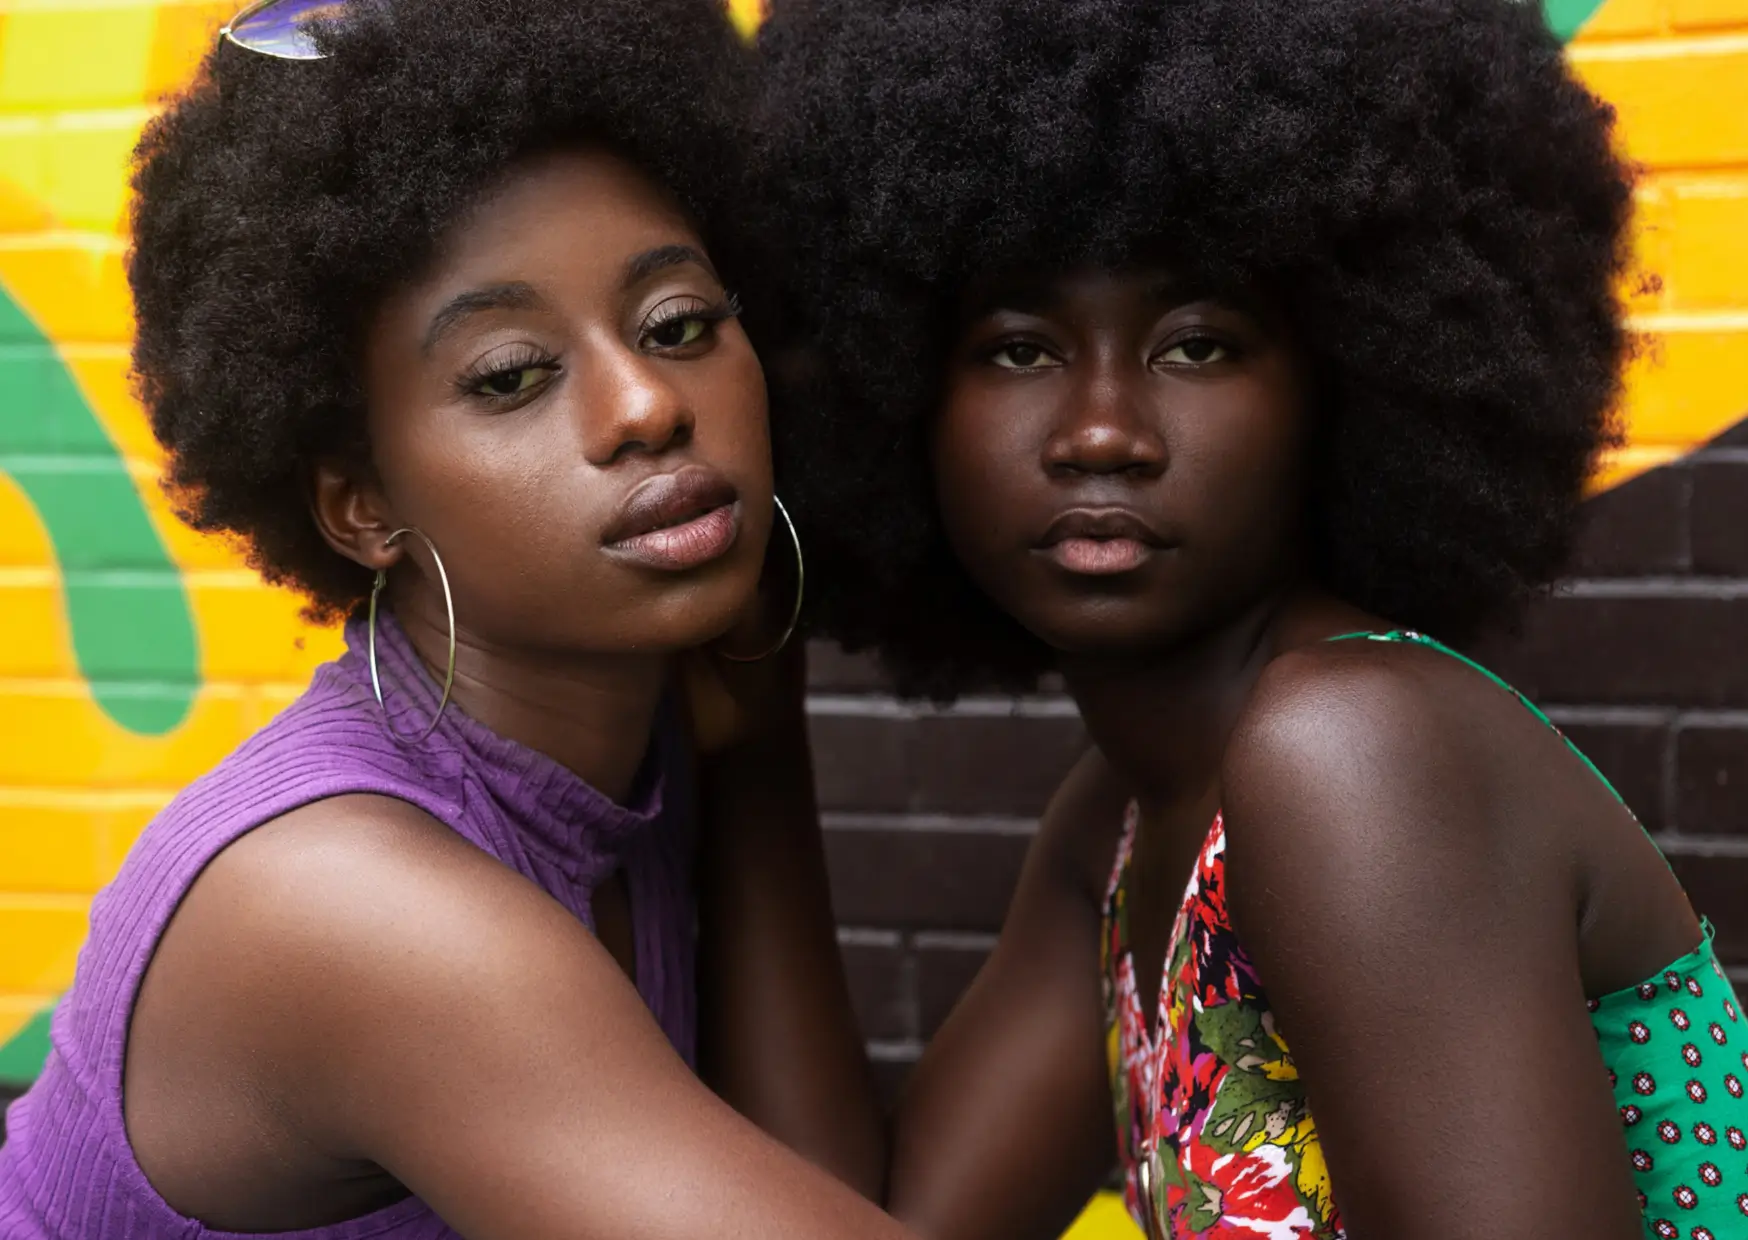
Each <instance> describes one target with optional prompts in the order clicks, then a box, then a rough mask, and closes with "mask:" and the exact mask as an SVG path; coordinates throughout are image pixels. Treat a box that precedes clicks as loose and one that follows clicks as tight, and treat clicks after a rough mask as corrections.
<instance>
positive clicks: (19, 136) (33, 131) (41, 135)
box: [0, 116, 54, 233]
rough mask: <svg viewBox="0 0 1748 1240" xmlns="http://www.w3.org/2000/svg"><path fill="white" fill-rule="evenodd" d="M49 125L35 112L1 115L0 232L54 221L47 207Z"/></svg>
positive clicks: (29, 229)
mask: <svg viewBox="0 0 1748 1240" xmlns="http://www.w3.org/2000/svg"><path fill="white" fill-rule="evenodd" d="M47 130H48V127H47V125H45V124H44V122H43V121H42V120H41V118H39V117H35V116H0V233H29V232H37V231H40V230H42V229H45V228H50V227H52V226H53V225H54V214H53V212H51V211H50V210H49V208H48V176H49V171H48V148H47V143H46V137H45V135H46V134H47Z"/></svg>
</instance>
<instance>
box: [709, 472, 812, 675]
mask: <svg viewBox="0 0 1748 1240" xmlns="http://www.w3.org/2000/svg"><path fill="white" fill-rule="evenodd" d="M771 502H772V503H773V504H775V505H776V506H777V514H778V515H779V516H781V517H782V518H783V524H784V526H785V527H786V528H787V529H788V530H789V544H790V545H791V546H792V547H794V548H795V606H794V607H792V608H790V609H789V623H788V624H787V625H785V626H784V628H783V636H781V637H779V638H778V639H777V644H776V645H775V646H772V647H771V648H770V649H769V650H766V651H763V652H762V653H760V654H729V653H728V652H727V651H726V650H724V651H719V652H718V653H719V654H721V656H722V657H723V658H725V659H727V660H728V661H729V662H730V663H759V662H762V661H763V660H765V659H768V658H770V657H771V656H772V655H774V654H778V653H780V652H781V651H782V649H783V647H785V646H787V645H788V644H789V639H790V638H791V637H793V636H795V626H796V625H797V624H799V623H800V622H801V600H802V599H803V598H805V597H806V596H807V561H806V560H805V559H804V558H803V557H802V555H801V535H800V534H797V533H796V532H795V522H794V521H793V520H791V519H790V517H789V510H788V509H787V508H785V507H783V501H782V500H780V499H778V498H777V497H776V496H775V495H773V496H772V497H771Z"/></svg>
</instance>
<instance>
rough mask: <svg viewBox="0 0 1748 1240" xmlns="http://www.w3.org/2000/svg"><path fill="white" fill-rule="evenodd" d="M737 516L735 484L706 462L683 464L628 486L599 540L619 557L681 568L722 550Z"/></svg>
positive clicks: (730, 541) (736, 530)
mask: <svg viewBox="0 0 1748 1240" xmlns="http://www.w3.org/2000/svg"><path fill="white" fill-rule="evenodd" d="M740 521H741V514H740V494H739V492H737V491H736V490H735V488H734V484H733V483H731V482H729V480H728V479H727V478H724V477H723V476H722V475H721V474H719V473H717V472H716V471H715V470H714V469H711V468H709V467H708V466H704V465H688V466H686V467H684V468H683V469H677V470H675V471H674V472H673V473H671V474H657V475H656V476H655V477H653V478H647V479H645V480H644V481H643V482H640V483H639V484H638V485H637V486H635V487H633V488H632V490H631V493H630V494H629V495H627V496H626V497H625V499H624V501H623V502H621V503H620V505H619V511H618V512H617V513H616V514H615V515H614V518H613V520H612V522H610V523H609V524H608V526H607V529H606V530H605V531H604V532H603V533H602V535H601V545H602V547H603V548H605V549H606V550H607V551H608V552H609V553H611V554H612V555H613V556H615V557H616V558H618V559H623V560H629V561H631V562H633V563H636V564H640V565H643V566H644V567H646V568H653V569H658V570H660V571H663V572H684V571H686V570H687V569H691V568H697V567H698V566H699V565H702V564H708V563H709V562H710V561H712V560H715V559H718V558H720V557H721V556H723V555H725V554H727V552H728V550H729V548H730V547H732V546H734V544H735V540H736V539H737V538H738V537H739V535H740Z"/></svg>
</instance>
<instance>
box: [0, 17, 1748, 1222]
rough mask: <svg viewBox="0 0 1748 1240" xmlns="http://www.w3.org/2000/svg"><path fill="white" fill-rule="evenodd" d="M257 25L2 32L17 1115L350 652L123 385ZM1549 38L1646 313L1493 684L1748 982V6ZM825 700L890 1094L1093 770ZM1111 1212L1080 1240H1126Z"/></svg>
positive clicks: (858, 986)
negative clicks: (206, 818)
mask: <svg viewBox="0 0 1748 1240" xmlns="http://www.w3.org/2000/svg"><path fill="white" fill-rule="evenodd" d="M237 2H238V0H227V2H225V3H209V2H206V0H10V2H9V3H6V4H4V5H0V1085H3V1083H4V1081H5V1080H6V1079H8V1078H10V1079H14V1080H18V1079H24V1078H28V1076H29V1075H30V1074H31V1073H32V1072H33V1071H34V1065H35V1063H38V1062H40V1056H41V1054H42V1050H43V1046H44V1032H43V1031H44V1028H45V1014H46V1012H47V1010H48V1008H49V1006H50V1005H51V1004H52V1002H53V1001H54V999H55V997H56V995H57V994H58V993H59V992H60V991H61V990H62V989H63V988H64V987H65V986H66V984H67V983H68V981H69V980H70V978H71V976H72V967H73V961H74V958H75V955H76V952H77V949H78V946H79V943H80V940H81V938H82V936H83V933H84V924H85V915H86V909H87V907H88V904H89V900H90V897H91V896H92V894H94V893H95V891H96V890H97V889H98V888H99V887H100V886H101V885H102V884H103V883H104V882H105V881H107V880H108V878H109V877H110V876H111V875H113V873H114V871H115V869H116V867H117V866H118V865H119V863H120V860H121V858H122V856H123V855H124V854H125V852H126V849H127V847H128V846H129V844H130V843H131V842H132V840H133V839H134V838H135V837H136V836H137V833H138V832H139V830H140V829H141V827H142V826H143V825H144V823H145V822H146V821H147V820H148V819H149V817H150V816H151V814H152V813H153V812H154V810H155V809H156V808H157V807H158V806H160V805H162V804H163V802H164V801H165V800H166V799H167V798H168V797H169V796H171V795H173V793H174V792H175V790H176V789H178V788H180V787H181V786H183V785H185V784H186V783H187V782H189V781H190V780H192V779H193V778H195V777H196V776H198V775H199V774H200V773H202V772H203V771H205V770H206V769H208V768H209V767H210V766H211V765H212V764H213V763H215V762H216V761H217V760H218V759H219V758H220V757H222V756H223V755H224V754H225V753H226V752H228V751H229V750H230V749H231V748H233V747H234V746H235V745H236V744H237V743H238V742H239V741H240V740H241V739H242V738H243V737H244V736H246V735H247V734H248V733H249V732H251V731H252V730H253V729H255V728H257V727H259V726H260V725H261V724H262V723H263V722H265V720H266V719H267V718H269V717H270V716H271V714H272V713H273V712H274V711H276V710H277V709H279V708H280V707H282V706H283V705H284V704H285V703H286V702H288V701H290V700H291V698H292V697H293V696H295V694H296V692H297V691H298V687H299V685H300V684H301V682H302V681H303V680H304V679H305V678H306V677H307V675H308V673H309V670H310V669H311V668H312V667H313V666H314V665H315V664H316V663H318V662H319V661H321V660H322V659H324V658H326V657H329V656H330V655H331V654H332V653H333V652H334V651H335V649H336V648H337V643H336V640H335V638H334V635H333V634H331V633H321V632H312V631H309V630H306V629H305V628H303V627H302V625H301V624H300V622H299V620H298V616H297V605H296V601H295V600H293V599H290V598H288V597H286V596H284V595H283V594H280V593H277V592H274V591H271V590H268V589H266V588H264V587H262V586H260V585H259V584H257V583H256V582H255V581H254V579H253V578H252V577H251V576H249V575H248V573H247V572H246V570H244V568H243V566H242V565H241V563H240V562H239V561H238V559H237V558H236V556H235V555H234V554H233V553H232V551H231V550H230V549H228V548H226V547H224V546H222V545H219V544H216V543H214V542H212V541H210V540H206V539H203V538H200V537H198V536H196V535H193V534H192V533H190V532H189V531H187V530H185V529H183V528H182V527H181V526H180V525H179V524H178V523H177V522H176V521H175V520H174V519H173V517H172V516H171V515H170V512H169V509H168V506H167V504H166V503H165V501H164V499H163V498H162V496H161V495H160V494H159V492H158V490H157V486H156V480H157V477H158V469H159V464H160V456H159V453H158V451H157V449H156V447H155V445H154V444H153V443H152V441H151V437H150V434H149V432H148V431H147V428H146V426H145V423H144V420H143V418H142V417H141V416H140V413H139V410H138V409H137V407H136V406H135V404H134V403H133V401H132V398H131V396H130V395H129V390H128V384H127V360H126V358H127V355H126V346H127V340H128V336H129V332H130V314H129V308H128V302H127V297H126V292H125V282H124V280H123V274H122V255H123V253H124V251H125V246H126V237H125V233H124V230H125V220H126V189H125V173H126V167H127V159H128V152H129V150H130V148H131V145H132V143H133V141H134V139H135V137H136V135H137V134H138V132H139V129H140V127H141V125H142V124H144V123H145V121H146V120H147V119H148V118H149V117H150V115H151V114H152V111H153V109H154V107H155V106H156V101H157V100H158V99H159V98H161V96H162V95H163V93H164V92H165V91H167V90H170V89H173V88H174V87H175V86H176V85H177V84H178V83H179V82H181V81H183V80H185V78H186V75H187V74H188V72H189V71H190V69H191V67H192V65H193V63H194V62H195V60H196V59H197V57H198V56H199V54H200V53H201V52H202V50H203V49H204V48H205V47H207V46H208V45H209V42H210V40H211V38H212V36H213V32H214V31H215V29H216V28H217V26H218V25H219V23H220V22H221V21H222V19H223V18H225V17H226V16H228V15H229V13H230V11H231V10H232V8H234V7H235V6H236V3H237ZM732 2H733V7H734V8H735V9H736V12H737V16H739V17H740V18H741V19H743V20H753V19H755V13H754V10H755V9H756V7H757V3H756V0H750V2H746V3H743V2H742V0H732ZM1548 8H1549V12H1550V16H1551V19H1552V20H1553V22H1554V24H1555V26H1556V28H1558V29H1560V30H1561V31H1562V32H1563V33H1570V32H1572V31H1574V30H1580V28H1581V31H1580V34H1579V36H1578V38H1577V40H1576V42H1575V44H1574V46H1573V49H1572V56H1573V60H1574V63H1575V64H1576V65H1577V66H1578V68H1579V71H1580V72H1581V73H1582V74H1583V75H1584V76H1585V77H1586V78H1587V80H1588V81H1589V82H1590V83H1591V84H1592V85H1593V86H1594V87H1595V88H1596V89H1597V90H1598V91H1599V92H1601V93H1602V94H1603V95H1604V96H1605V97H1607V98H1608V99H1610V100H1611V101H1612V102H1613V103H1615V104H1616V106H1617V107H1618V108H1619V110H1620V114H1621V118H1622V125H1623V132H1624V134H1625V137H1626V140H1627V142H1628V144H1629V150H1630V153H1631V154H1632V155H1633V156H1635V157H1636V158H1637V159H1638V160H1640V161H1642V162H1643V163H1644V164H1645V166H1646V171H1647V175H1646V179H1645V182H1644V186H1643V189H1642V192H1641V195H1640V200H1641V206H1642V210H1641V224H1640V245H1639V250H1640V267H1641V269H1642V272H1643V274H1646V275H1654V276H1655V277H1657V279H1656V282H1655V283H1654V284H1648V285H1647V286H1646V288H1645V289H1644V290H1643V291H1640V292H1638V293H1637V294H1636V295H1635V296H1634V298H1633V301H1632V306H1633V311H1634V314H1635V316H1636V322H1637V323H1638V325H1639V326H1640V328H1641V329H1642V330H1644V331H1645V332H1646V333H1647V336H1648V343H1649V347H1648V348H1647V350H1646V351H1645V355H1644V357H1643V358H1642V359H1641V361H1640V362H1639V363H1638V364H1637V365H1636V366H1635V368H1634V370H1633V373H1632V378H1631V389H1630V393H1629V398H1628V403H1627V411H1626V412H1627V417H1628V422H1629V427H1630V432H1631V433H1630V442H1629V444H1628V446H1627V447H1626V449H1624V450H1623V451H1622V452H1621V453H1620V454H1619V456H1618V457H1617V458H1616V459H1615V460H1613V461H1612V462H1610V464H1609V466H1608V468H1607V469H1606V470H1605V471H1604V475H1603V477H1602V479H1601V480H1600V483H1599V485H1603V486H1613V487H1614V489H1613V490H1611V491H1608V492H1607V493H1606V494H1604V495H1602V496H1601V497H1600V498H1599V499H1598V500H1597V501H1595V503H1594V511H1593V515H1592V524H1591V530H1590V537H1589V539H1588V542H1587V545H1586V547H1585V550H1584V554H1583V556H1582V557H1581V560H1580V562H1579V565H1578V566H1577V568H1576V570H1575V571H1576V575H1577V580H1576V582H1575V583H1574V586H1573V588H1572V590H1571V591H1570V592H1569V593H1568V594H1567V595H1565V596H1563V597H1561V598H1558V599H1556V600H1553V601H1551V602H1550V603H1548V604H1547V605H1546V606H1544V607H1542V608H1540V609H1539V610H1538V611H1537V612H1536V614H1535V615H1533V616H1532V617H1531V618H1530V620H1529V622H1528V625H1527V627H1526V629H1525V632H1524V634H1523V635H1522V636H1521V638H1518V639H1515V640H1512V641H1500V642H1496V643H1494V644H1493V645H1492V646H1491V647H1490V648H1489V650H1488V651H1487V653H1488V656H1489V657H1491V658H1494V659H1495V660H1496V661H1497V662H1498V663H1499V664H1500V666H1501V670H1503V671H1505V672H1506V673H1507V674H1509V675H1512V676H1514V677H1516V678H1517V679H1519V680H1520V681H1522V682H1523V683H1524V685H1525V687H1526V688H1528V689H1531V690H1533V691H1536V692H1539V693H1540V694H1541V696H1542V698H1543V700H1544V701H1545V703H1546V704H1547V705H1548V706H1549V708H1550V710H1551V711H1552V712H1553V713H1554V714H1555V716H1556V717H1557V718H1559V719H1560V720H1561V721H1562V722H1563V723H1564V724H1566V725H1567V726H1568V727H1569V729H1570V731H1571V732H1572V733H1573V735H1574V736H1575V737H1577V738H1578V739H1579V740H1580V741H1581V742H1582V743H1583V744H1585V745H1586V747H1587V748H1589V750H1590V751H1591V752H1592V753H1593V754H1594V755H1595V757H1596V759H1597V761H1598V762H1599V763H1600V764H1601V765H1602V767H1603V768H1604V769H1605V770H1606V771H1607V772H1609V773H1610V774H1611V775H1612V776H1614V777H1615V778H1617V779H1618V780H1619V783H1620V786H1621V788H1622V790H1623V792H1624V793H1625V795H1626V796H1627V797H1628V799H1629V801H1631V802H1632V803H1633V804H1634V805H1635V806H1636V807H1637V808H1638V809H1639V811H1640V812H1641V814H1642V815H1643V817H1644V819H1645V821H1646V822H1647V824H1648V825H1649V826H1650V827H1651V828H1652V829H1653V830H1654V831H1656V832H1658V834H1659V838H1660V839H1662V840H1663V841H1664V843H1665V844H1666V846H1667V847H1668V848H1669V850H1670V852H1671V854H1672V856H1673V857H1674V860H1675V864H1676V865H1677V867H1678V869H1679V871H1680V872H1681V874H1682V876H1683V878H1684V880H1685V881H1687V882H1688V883H1689V885H1690V888H1691V890H1692V891H1693V894H1694V897H1695V900H1696V903H1698V904H1700V905H1701V906H1702V907H1703V908H1705V909H1706V910H1707V911H1709V912H1710V913H1711V915H1712V916H1713V918H1714V920H1715V921H1717V923H1718V927H1719V932H1720V937H1719V942H1720V945H1721V947H1722V948H1723V950H1724V951H1725V953H1726V954H1727V955H1728V956H1729V958H1730V961H1731V963H1732V964H1734V965H1736V966H1738V967H1744V968H1748V845H1745V844H1744V840H1745V839H1748V425H1745V426H1742V427H1738V428H1737V429H1735V430H1733V431H1732V430H1730V429H1729V428H1731V427H1734V426H1736V424H1737V423H1738V422H1739V421H1740V420H1741V419H1742V418H1743V416H1744V414H1745V413H1748V0H1608V2H1607V3H1605V4H1602V5H1601V6H1600V8H1599V7H1598V5H1597V3H1596V2H1595V0H1548ZM1720 432H1722V433H1723V435H1722V438H1719V439H1717V443H1716V446H1713V447H1710V448H1706V449H1705V450H1704V451H1701V452H1699V453H1698V454H1697V455H1695V454H1694V450H1695V449H1696V448H1699V447H1701V446H1702V445H1704V444H1707V443H1708V442H1710V441H1712V440H1714V438H1715V437H1717V436H1719V435H1720ZM1629 480H1630V481H1629ZM814 688H815V692H814V697H813V701H812V711H813V727H814V739H815V742H816V744H817V746H818V768H819V779H820V790H821V799H822V803H823V805H824V807H825V809H826V811H827V823H826V826H827V843H828V857H829V860H830V864H831V871H832V878H833V883H834V889H835V892H836V896H837V900H838V908H839V912H840V916H841V918H842V920H843V922H844V923H845V929H844V931H843V938H844V948H845V953H846V959H847V961H848V963H849V966H850V972H851V978H852V982H853V986H854V990H855V994H856V1000H857V1004H858V1011H859V1013H860V1014H861V1016H862V1019H863V1021H864V1024H865V1027H866V1029H867V1032H868V1035H869V1037H870V1039H871V1040H872V1045H873V1047H874V1050H875V1054H876V1058H877V1060H878V1061H879V1064H880V1068H881V1079H882V1080H883V1081H884V1082H885V1083H886V1084H887V1085H888V1086H889V1087H890V1088H891V1089H893V1090H896V1089H897V1088H898V1086H899V1084H900V1083H901V1081H902V1079H903V1076H904V1072H905V1069H906V1067H907V1065H908V1064H909V1063H910V1062H911V1061H912V1060H913V1059H914V1057H915V1055H916V1053H917V1051H918V1049H919V1048H920V1046H921V1044H922V1042H923V1041H924V1040H925V1039H926V1038H927V1037H928V1036H929V1034H930V1033H931V1032H932V1031H933V1030H934V1028H935V1027H936V1026H937V1025H938V1024H939V1022H940V1020H941V1019H942V1018H943V1017H944V1016H945V1014H946V1012H947V1011H948V1010H949V1009H950V1008H951V1006H952V1004H953V1002H954V1000H955V999H956V998H957V996H958V994H959V993H960V991H961V990H962V989H963V987H964V985H965V984H966V983H967V982H968V980H969V979H970V977H971V976H972V975H973V973H974V972H975V969H976V967H977V965H978V963H979V962H980V961H981V959H982V957H983V955H984V954H985V953H986V952H987V950H988V948H989V946H990V944H991V942H992V941H993V935H994V934H995V932H996V931H997V930H998V929H999V926H1000V921H1001V917H1002V915H1003V911H1004V909H1005V905H1006V901H1007V898H1008V895H1009V892H1010V890H1011V887H1012V884H1013V881H1014V877H1015V875H1016V874H1017V872H1018V867H1019V863H1020V858H1021V856H1022V855H1023V852H1024V848H1025V845H1026V841H1027V839H1028V836H1029V833H1030V830H1031V823H1032V818H1033V815H1035V814H1036V812H1037V811H1038V809H1039V808H1040V806H1041V804H1042V802H1043V800H1044V797H1045V796H1046V795H1047V793H1048V791H1049V789H1050V787H1051V786H1052V785H1053V783H1054V781H1055V779H1056V778H1057V777H1058V775H1059V773H1060V772H1061V771H1062V770H1064V769H1066V767H1067V765H1068V764H1069V763H1070V762H1071V761H1072V759H1073V757H1074V755H1075V753H1076V752H1077V750H1078V748H1079V746H1080V745H1081V744H1082V739H1081V734H1080V731H1079V727H1078V724H1077V722H1076V721H1075V719H1074V717H1073V713H1072V711H1071V710H1070V709H1069V708H1068V706H1067V704H1066V703H1065V702H1064V701H1062V700H1061V699H1060V698H1052V697H1048V696H1045V697H1041V698H1039V699H1036V700H1033V701H1029V702H1026V703H1022V704H1019V705H1018V706H1014V705H1011V704H1008V703H999V702H989V701H984V702H972V703H967V704H965V705H963V706H961V707H960V708H958V709H956V710H955V711H953V712H949V713H946V714H937V713H935V712H930V711H919V710H915V709H912V708H909V707H904V706H900V705H898V704H896V703H894V702H892V701H891V699H890V698H889V697H887V696H885V695H884V693H883V692H882V689H881V685H880V681H879V678H878V677H877V676H876V675H874V674H873V672H872V671H871V670H870V669H869V667H868V666H867V664H866V663H865V662H863V661H861V660H857V659H852V658H846V657H844V656H842V655H840V654H837V653H835V652H832V651H828V650H820V651H818V652H816V658H815V660H814ZM1100 1209H1101V1210H1103V1211H1104V1214H1103V1215H1101V1216H1100V1217H1101V1219H1102V1221H1098V1222H1089V1223H1088V1224H1087V1225H1086V1229H1085V1232H1084V1234H1085V1235H1087V1236H1091V1235H1094V1234H1099V1235H1116V1234H1119V1233H1120V1232H1121V1231H1122V1227H1121V1226H1120V1225H1119V1224H1118V1223H1116V1222H1115V1221H1113V1220H1112V1219H1111V1216H1110V1207H1109V1205H1108V1203H1107V1204H1106V1205H1104V1206H1101V1207H1100Z"/></svg>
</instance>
